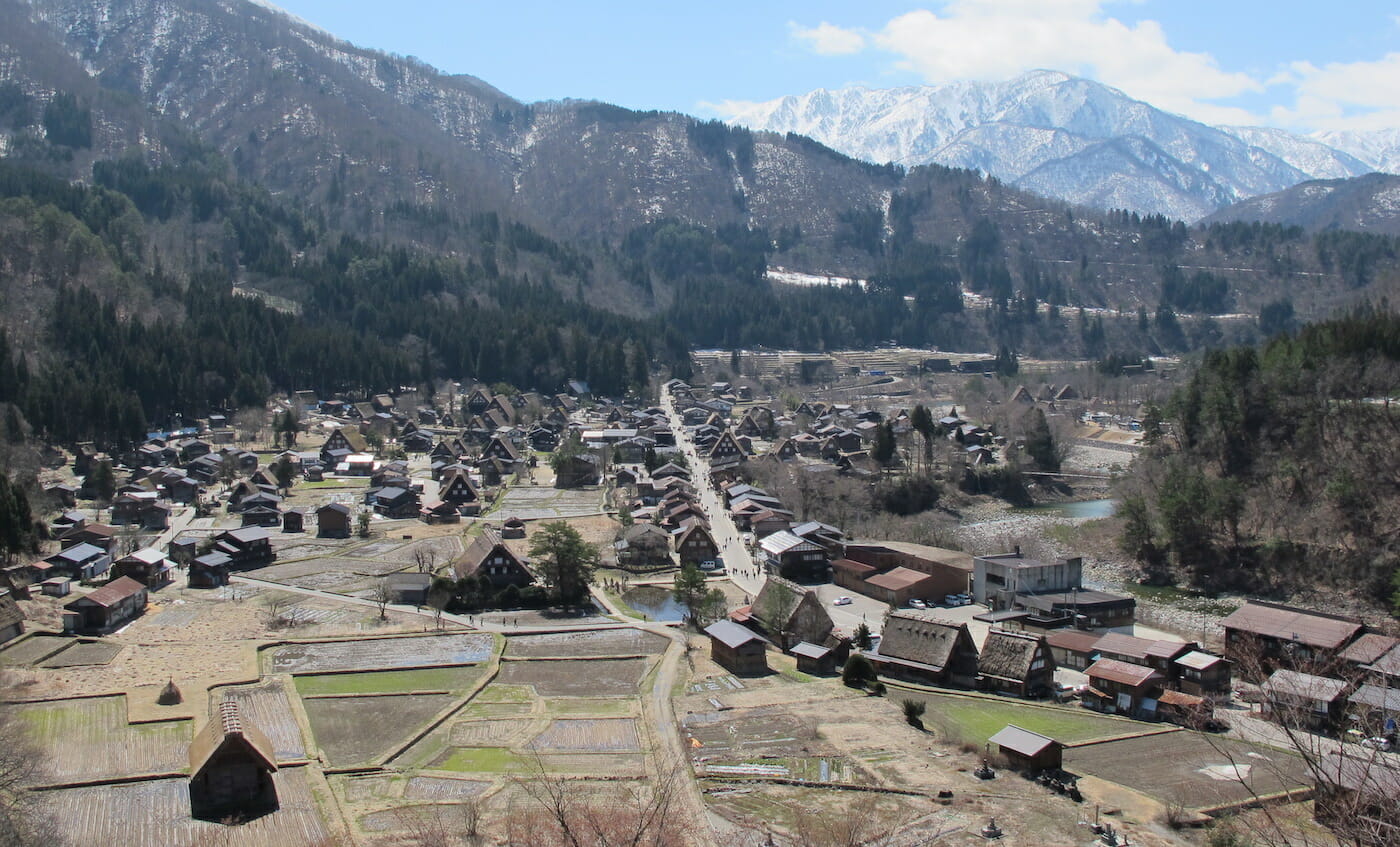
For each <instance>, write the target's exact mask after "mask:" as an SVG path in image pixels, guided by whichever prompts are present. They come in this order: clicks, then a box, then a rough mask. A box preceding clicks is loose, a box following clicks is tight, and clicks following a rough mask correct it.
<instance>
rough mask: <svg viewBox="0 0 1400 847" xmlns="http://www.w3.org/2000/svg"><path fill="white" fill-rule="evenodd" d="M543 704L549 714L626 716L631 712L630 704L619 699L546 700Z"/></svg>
mask: <svg viewBox="0 0 1400 847" xmlns="http://www.w3.org/2000/svg"><path fill="white" fill-rule="evenodd" d="M544 706H545V709H546V710H548V712H549V713H550V714H551V715H598V716H600V717H627V716H628V715H631V714H632V704H631V703H629V702H627V701H619V700H563V699H559V700H546V701H545V702H544Z"/></svg>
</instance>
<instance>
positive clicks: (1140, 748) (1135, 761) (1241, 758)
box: [1064, 731, 1311, 809]
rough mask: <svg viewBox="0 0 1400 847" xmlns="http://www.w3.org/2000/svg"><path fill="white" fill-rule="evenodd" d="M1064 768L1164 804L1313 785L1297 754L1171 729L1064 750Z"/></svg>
mask: <svg viewBox="0 0 1400 847" xmlns="http://www.w3.org/2000/svg"><path fill="white" fill-rule="evenodd" d="M1064 760H1065V764H1064V767H1065V770H1068V771H1070V772H1072V773H1077V774H1087V775H1089V776H1095V777H1098V778H1099V779H1103V780H1107V781H1108V782H1116V783H1118V784H1119V785H1126V786H1127V787H1129V788H1132V789H1134V790H1137V791H1141V792H1142V793H1143V794H1146V795H1148V796H1149V797H1152V798H1154V799H1157V800H1160V801H1162V802H1163V803H1166V804H1167V805H1169V806H1171V805H1176V804H1180V805H1183V806H1185V807H1186V808H1188V809H1209V808H1214V807H1216V806H1223V805H1227V804H1233V803H1243V802H1248V801H1250V800H1251V799H1253V798H1255V797H1260V796H1267V795H1269V794H1275V793H1278V792H1281V791H1289V790H1296V789H1301V788H1304V787H1305V786H1308V785H1310V784H1311V779H1310V778H1309V776H1308V771H1307V765H1306V764H1305V763H1304V762H1303V760H1302V759H1301V758H1299V757H1297V756H1294V755H1291V754H1289V753H1285V752H1284V751H1282V750H1275V749H1272V748H1269V747H1261V746H1259V745H1256V744H1247V743H1245V742H1243V741H1234V740H1231V739H1225V738H1219V737H1216V736H1205V735H1202V734H1201V733H1198V732H1185V731H1183V732H1169V733H1164V734H1161V735H1146V736H1141V737H1139V738H1128V739H1124V740H1122V741H1109V742H1107V743H1104V744H1092V745H1089V746H1086V747H1071V748H1068V749H1066V750H1065V754H1064Z"/></svg>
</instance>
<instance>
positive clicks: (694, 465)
mask: <svg viewBox="0 0 1400 847" xmlns="http://www.w3.org/2000/svg"><path fill="white" fill-rule="evenodd" d="M661 408H662V409H663V410H665V412H666V416H667V417H668V418H669V419H670V421H671V431H672V432H674V433H675V434H676V444H677V445H679V446H680V448H681V452H682V453H684V454H685V457H686V460H687V461H688V462H689V463H690V474H691V480H692V481H693V482H694V484H695V488H696V490H697V491H699V492H700V508H701V510H702V511H704V513H705V516H706V517H707V518H709V521H710V534H711V535H713V536H714V539H715V543H716V544H718V545H719V547H720V557H721V558H722V559H724V568H725V571H726V572H727V573H728V574H729V579H730V581H731V582H733V583H734V584H735V585H737V586H739V587H740V588H742V589H743V590H744V591H745V592H746V593H748V595H749V596H750V597H756V596H758V591H759V589H760V588H762V587H763V583H764V580H765V577H764V575H763V573H762V569H761V568H759V567H758V566H757V564H755V562H754V559H753V557H752V556H751V555H750V554H749V551H748V550H747V549H746V548H745V547H744V541H743V538H742V536H741V535H740V534H739V529H738V527H736V526H735V525H734V519H733V518H731V517H730V516H729V511H728V510H727V509H725V508H724V500H723V499H722V498H721V497H720V495H719V493H718V492H716V491H715V490H714V489H713V488H711V487H710V484H709V478H710V464H709V462H708V461H706V460H705V458H704V457H703V456H701V455H700V454H699V453H698V452H697V451H696V449H695V443H694V442H693V441H691V440H690V436H689V434H688V433H686V431H685V428H684V425H683V424H682V422H681V416H680V414H679V413H677V412H676V405H675V402H674V401H673V400H672V398H671V395H670V394H669V393H666V392H662V397H661Z"/></svg>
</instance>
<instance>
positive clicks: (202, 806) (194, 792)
mask: <svg viewBox="0 0 1400 847" xmlns="http://www.w3.org/2000/svg"><path fill="white" fill-rule="evenodd" d="M276 772H277V759H276V757H275V756H274V755H273V751H272V743H271V742H270V741H268V740H267V736H265V735H263V734H262V731H261V730H259V729H258V728H257V727H256V726H254V725H253V724H251V723H249V722H248V721H246V720H245V719H244V718H243V716H242V714H241V713H240V712H239V709H238V704H237V703H235V702H233V701H232V700H226V701H224V702H223V703H221V704H220V705H219V714H218V716H217V717H215V718H214V720H212V721H210V722H209V723H208V725H207V726H205V727H204V729H202V730H200V732H199V734H198V735H196V736H195V738H194V742H193V743H192V744H190V812H191V814H192V815H193V816H194V817H196V818H202V819H205V820H225V819H227V818H238V819H244V820H246V819H249V818H254V817H258V816H260V815H264V814H267V813H268V812H272V811H276V809H277V806H278V803H277V786H276V784H275V783H274V782H273V778H272V775H273V774H274V773H276Z"/></svg>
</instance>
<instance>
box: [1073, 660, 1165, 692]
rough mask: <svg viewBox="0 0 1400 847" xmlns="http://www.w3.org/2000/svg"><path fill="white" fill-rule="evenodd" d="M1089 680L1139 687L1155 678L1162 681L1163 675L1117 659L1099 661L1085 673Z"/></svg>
mask: <svg viewBox="0 0 1400 847" xmlns="http://www.w3.org/2000/svg"><path fill="white" fill-rule="evenodd" d="M1084 673H1085V674H1087V675H1088V677H1089V679H1091V680H1093V679H1106V680H1108V681H1109V682H1116V683H1118V684H1119V685H1131V686H1133V687H1137V686H1139V685H1146V684H1147V683H1148V682H1151V681H1152V679H1153V678H1154V677H1155V678H1157V679H1161V678H1162V675H1161V674H1159V673H1157V672H1156V671H1154V670H1152V669H1151V668H1146V667H1143V666H1142V665H1134V664H1130V663H1128V662H1120V661H1118V660H1117V659H1099V660H1098V661H1097V662H1094V663H1093V664H1092V665H1090V666H1089V668H1088V670H1086V671H1084Z"/></svg>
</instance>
